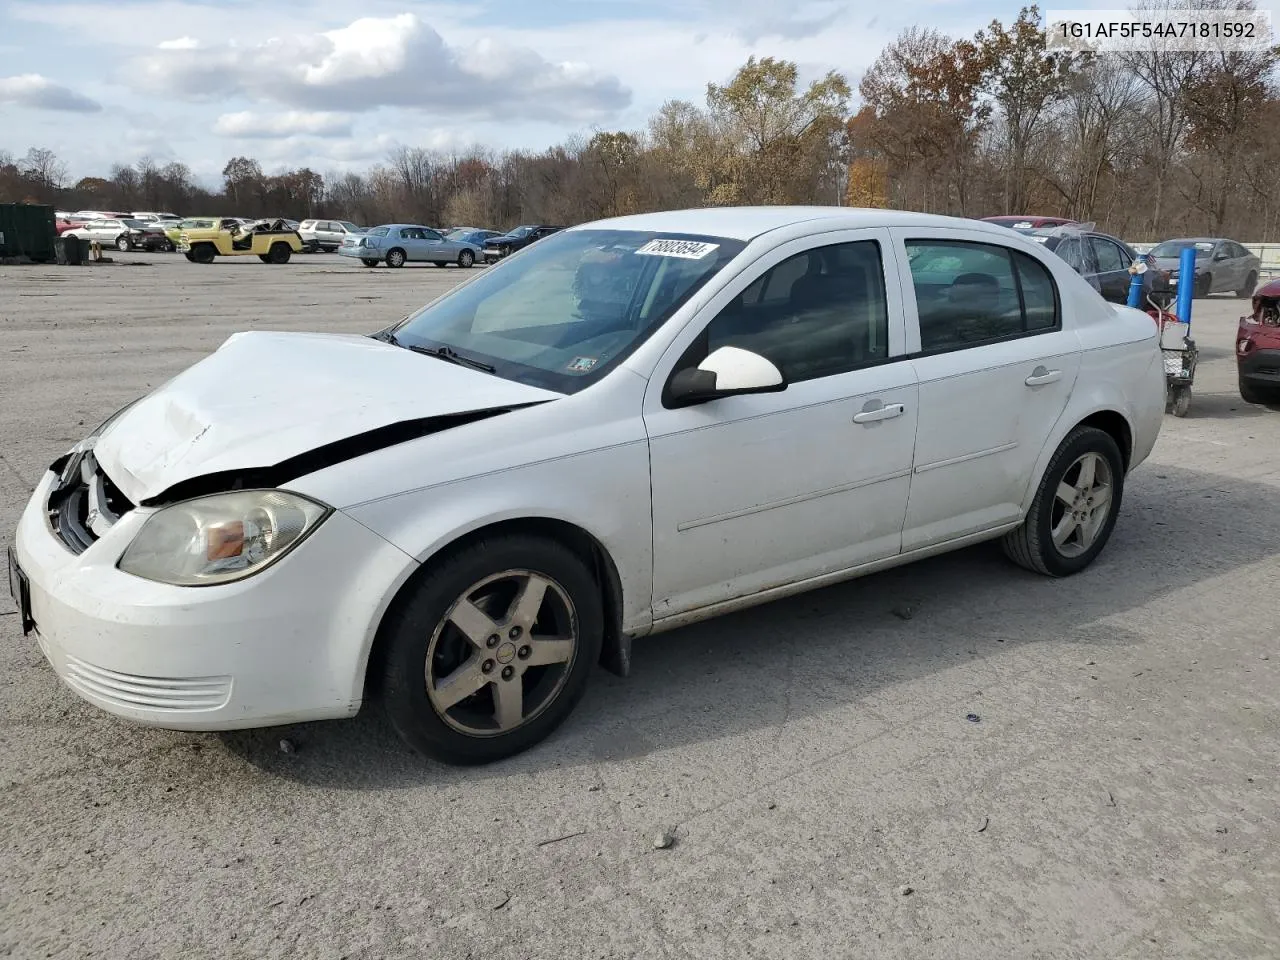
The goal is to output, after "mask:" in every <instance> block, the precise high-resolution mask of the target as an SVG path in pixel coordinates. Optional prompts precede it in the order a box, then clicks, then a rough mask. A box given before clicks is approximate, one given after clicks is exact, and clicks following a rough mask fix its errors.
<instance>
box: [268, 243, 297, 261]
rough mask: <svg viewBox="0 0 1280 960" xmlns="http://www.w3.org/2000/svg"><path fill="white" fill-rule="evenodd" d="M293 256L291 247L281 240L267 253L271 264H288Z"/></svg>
mask: <svg viewBox="0 0 1280 960" xmlns="http://www.w3.org/2000/svg"><path fill="white" fill-rule="evenodd" d="M291 256H293V251H292V250H290V249H289V245H288V244H287V243H284V242H283V241H279V240H277V241H276V242H275V243H273V244H272V245H271V249H270V250H269V251H268V252H267V259H268V261H269V262H271V263H288V262H289V258H290V257H291Z"/></svg>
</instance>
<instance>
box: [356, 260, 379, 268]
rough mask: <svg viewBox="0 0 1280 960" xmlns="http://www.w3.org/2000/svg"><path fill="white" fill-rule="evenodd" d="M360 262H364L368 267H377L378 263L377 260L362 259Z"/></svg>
mask: <svg viewBox="0 0 1280 960" xmlns="http://www.w3.org/2000/svg"><path fill="white" fill-rule="evenodd" d="M360 262H361V263H363V264H364V265H365V266H366V267H376V266H377V265H378V261H377V260H361V261H360Z"/></svg>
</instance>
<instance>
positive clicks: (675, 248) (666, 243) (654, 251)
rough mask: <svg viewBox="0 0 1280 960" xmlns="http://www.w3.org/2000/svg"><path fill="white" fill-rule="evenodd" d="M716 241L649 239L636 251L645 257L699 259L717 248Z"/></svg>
mask: <svg viewBox="0 0 1280 960" xmlns="http://www.w3.org/2000/svg"><path fill="white" fill-rule="evenodd" d="M719 249H720V244H718V243H703V242H702V241H701V240H650V241H649V242H648V243H646V244H645V245H644V246H643V247H641V248H640V249H639V250H637V251H636V253H639V254H643V255H644V256H646V257H680V258H681V259H682V260H701V259H702V258H703V257H705V256H706V255H707V254H709V253H711V252H712V251H714V250H719Z"/></svg>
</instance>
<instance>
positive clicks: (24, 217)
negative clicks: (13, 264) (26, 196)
mask: <svg viewBox="0 0 1280 960" xmlns="http://www.w3.org/2000/svg"><path fill="white" fill-rule="evenodd" d="M57 237H58V231H57V230H56V229H55V228H54V223H53V207H47V206H43V205H41V204H35V203H0V257H30V258H31V259H32V260H35V261H37V262H39V263H47V262H48V261H50V260H52V259H53V258H54V253H55V251H54V246H53V242H54V240H56V239H57Z"/></svg>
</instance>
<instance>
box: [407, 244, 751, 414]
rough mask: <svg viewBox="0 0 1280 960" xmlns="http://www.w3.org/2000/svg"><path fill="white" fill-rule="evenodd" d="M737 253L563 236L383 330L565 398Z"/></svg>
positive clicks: (715, 247)
mask: <svg viewBox="0 0 1280 960" xmlns="http://www.w3.org/2000/svg"><path fill="white" fill-rule="evenodd" d="M744 246H746V244H745V243H744V242H743V241H740V240H728V239H724V238H721V237H704V236H689V235H684V234H680V235H676V234H669V233H650V232H648V231H633V230H568V231H564V232H562V233H557V234H554V235H552V236H550V237H548V238H546V239H545V240H541V241H539V242H538V243H535V244H533V245H532V246H530V247H528V248H527V249H525V250H522V251H521V252H520V253H519V254H517V255H516V256H514V257H511V258H510V259H509V260H505V261H503V262H502V263H501V264H500V265H499V266H496V267H491V268H490V269H488V270H486V271H485V272H484V273H482V274H481V275H480V276H478V277H477V278H476V279H475V280H472V281H470V282H468V283H466V284H463V285H462V286H460V287H456V288H454V290H452V291H450V292H449V293H447V294H445V295H444V296H443V297H441V298H440V299H438V300H436V301H434V302H433V303H430V304H428V305H427V306H425V307H423V308H422V309H421V310H419V311H418V312H417V313H415V314H413V315H412V316H410V317H408V318H407V319H405V320H404V321H402V322H401V323H400V324H399V325H397V326H396V327H395V328H393V333H394V335H395V338H396V340H397V341H398V342H399V343H401V344H404V345H405V346H409V347H431V348H434V347H440V346H447V347H451V348H454V349H456V350H457V351H458V353H460V354H462V355H464V356H466V357H469V358H471V359H475V360H481V361H483V362H485V363H488V364H490V365H491V366H493V367H494V368H495V372H496V373H497V375H498V376H500V377H505V378H506V379H509V380H518V381H520V382H521V383H529V384H533V385H534V386H539V387H545V388H547V389H550V390H556V391H559V392H561V393H573V392H575V391H577V390H580V389H582V388H583V387H585V386H587V385H588V384H590V383H593V382H594V381H596V380H597V379H599V378H600V377H602V376H604V374H605V373H607V372H608V371H609V370H610V369H611V368H612V367H613V366H614V365H615V364H617V363H618V362H619V361H621V360H622V359H623V358H624V357H626V356H627V355H628V354H630V353H631V351H632V350H634V349H635V348H636V347H637V346H639V345H640V344H641V343H643V342H644V340H645V338H647V337H648V336H649V335H650V334H651V333H652V332H653V331H654V330H655V329H657V327H658V326H659V325H661V324H662V323H663V322H664V321H665V320H666V319H667V318H668V317H670V316H671V314H672V313H674V312H675V311H676V309H677V308H679V307H680V305H681V304H683V303H684V302H685V301H686V300H687V299H688V298H689V297H690V296H692V294H693V293H694V291H696V290H697V289H698V288H699V287H701V286H702V285H703V284H704V283H706V282H707V280H709V279H710V278H711V277H713V276H714V275H715V274H716V273H717V272H718V271H719V270H720V269H721V268H723V267H724V265H725V264H727V263H728V262H729V261H731V260H732V259H733V258H734V257H735V256H737V255H738V253H739V252H741V250H742V248H743V247H744Z"/></svg>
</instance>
